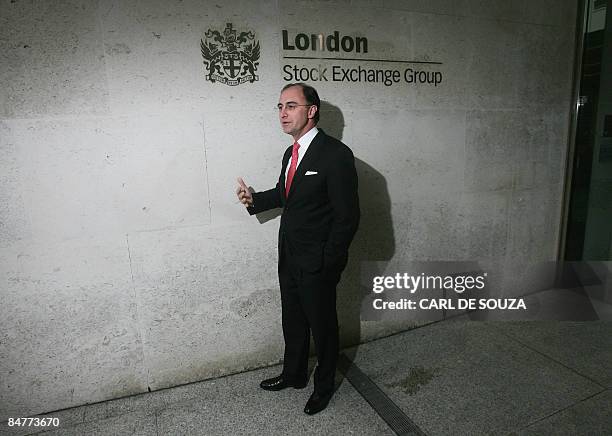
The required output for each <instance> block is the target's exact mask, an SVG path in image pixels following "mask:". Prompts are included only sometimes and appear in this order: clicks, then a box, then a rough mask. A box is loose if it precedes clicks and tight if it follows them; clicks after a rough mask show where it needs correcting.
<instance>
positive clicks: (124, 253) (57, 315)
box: [0, 236, 147, 420]
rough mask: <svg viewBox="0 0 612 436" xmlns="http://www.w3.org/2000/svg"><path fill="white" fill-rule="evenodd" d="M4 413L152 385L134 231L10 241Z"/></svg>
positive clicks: (2, 322)
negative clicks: (134, 266) (130, 239)
mask: <svg viewBox="0 0 612 436" xmlns="http://www.w3.org/2000/svg"><path fill="white" fill-rule="evenodd" d="M1 265H2V276H3V284H2V286H1V288H2V301H3V304H2V307H1V309H0V314H1V316H0V331H2V335H1V336H2V341H1V342H2V346H1V347H0V365H1V366H2V368H3V370H2V371H1V372H0V384H1V386H2V388H1V389H0V404H2V407H0V409H1V410H0V415H1V418H0V419H2V420H5V419H6V418H7V417H8V416H13V417H16V416H29V415H32V414H36V413H41V412H48V411H51V410H59V409H64V408H68V407H72V406H77V405H79V404H84V403H90V402H96V401H103V400H106V399H110V398H116V397H120V396H125V395H130V394H135V393H139V392H143V391H146V387H147V371H146V368H145V362H144V360H143V353H142V343H141V336H140V327H139V316H140V315H139V308H138V305H137V301H136V299H135V295H134V288H133V286H132V280H131V271H130V259H129V252H128V249H127V243H126V239H125V237H119V238H110V237H108V236H106V238H105V239H104V240H102V239H91V238H83V239H73V240H70V241H64V242H60V243H50V244H46V243H32V242H30V243H24V242H19V243H15V244H13V245H11V246H7V247H4V248H3V250H2V262H1Z"/></svg>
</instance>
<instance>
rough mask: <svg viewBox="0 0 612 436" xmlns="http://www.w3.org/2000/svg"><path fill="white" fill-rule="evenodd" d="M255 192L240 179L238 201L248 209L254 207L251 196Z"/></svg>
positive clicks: (237, 192)
mask: <svg viewBox="0 0 612 436" xmlns="http://www.w3.org/2000/svg"><path fill="white" fill-rule="evenodd" d="M253 192H255V191H254V190H253V188H250V187H248V186H247V185H246V183H244V180H242V177H238V188H236V195H237V196H238V200H240V202H241V203H242V204H244V205H245V206H246V207H249V206H253V196H252V195H251V194H252V193H253Z"/></svg>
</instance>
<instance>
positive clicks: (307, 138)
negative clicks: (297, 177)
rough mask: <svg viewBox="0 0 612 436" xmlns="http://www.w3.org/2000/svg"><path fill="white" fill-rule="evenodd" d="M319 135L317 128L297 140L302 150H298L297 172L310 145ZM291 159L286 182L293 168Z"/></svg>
mask: <svg viewBox="0 0 612 436" xmlns="http://www.w3.org/2000/svg"><path fill="white" fill-rule="evenodd" d="M317 133H319V129H317V128H316V126H315V127H313V128H312V129H310V130H309V131H308V132H306V133H304V134H303V135H302V137H301V138H300V139H298V140H297V143H298V144H300V148H298V161H297V165H296V166H295V168H296V172H297V167H298V166H299V165H300V162H302V158H303V157H304V155H305V154H306V150H308V147H310V143H311V142H312V140H313V139H314V137H315V136H317ZM291 159H292V158H289V163H288V164H287V168H285V180H287V173H289V167H291Z"/></svg>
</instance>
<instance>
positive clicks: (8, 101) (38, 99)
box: [0, 0, 108, 118]
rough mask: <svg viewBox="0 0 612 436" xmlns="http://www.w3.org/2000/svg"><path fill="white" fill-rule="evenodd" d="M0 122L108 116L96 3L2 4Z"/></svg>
mask: <svg viewBox="0 0 612 436" xmlns="http://www.w3.org/2000/svg"><path fill="white" fill-rule="evenodd" d="M0 8H1V9H2V14H0V65H2V67H0V82H2V84H3V85H2V88H3V91H2V92H0V102H1V103H0V110H1V111H2V112H0V117H3V118H22V117H23V118H30V117H38V116H57V115H77V114H107V113H108V100H107V98H108V95H107V83H106V75H105V72H104V54H103V48H102V44H101V40H100V27H99V22H98V19H97V13H96V2H91V1H88V0H70V1H63V2H48V1H43V0H37V1H30V2H16V1H11V2H9V1H3V2H2V4H1V6H0Z"/></svg>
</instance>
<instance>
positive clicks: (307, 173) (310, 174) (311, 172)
mask: <svg viewBox="0 0 612 436" xmlns="http://www.w3.org/2000/svg"><path fill="white" fill-rule="evenodd" d="M315 174H319V173H318V172H317V171H306V175H307V176H314V175H315Z"/></svg>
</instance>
